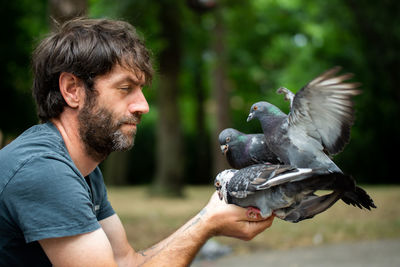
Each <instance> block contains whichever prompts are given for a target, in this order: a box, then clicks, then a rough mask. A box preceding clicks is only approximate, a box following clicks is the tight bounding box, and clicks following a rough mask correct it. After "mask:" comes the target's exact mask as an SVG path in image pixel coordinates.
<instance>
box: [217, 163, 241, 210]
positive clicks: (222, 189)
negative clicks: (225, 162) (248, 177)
mask: <svg viewBox="0 0 400 267" xmlns="http://www.w3.org/2000/svg"><path fill="white" fill-rule="evenodd" d="M236 172H237V170H233V169H229V170H224V171H222V172H220V173H219V174H218V175H217V177H215V180H214V186H215V189H216V190H217V192H218V196H219V199H220V200H222V199H224V201H225V202H226V203H228V195H227V194H228V193H227V190H226V185H227V184H228V183H229V181H230V180H231V179H232V177H233V175H234V174H235V173H236Z"/></svg>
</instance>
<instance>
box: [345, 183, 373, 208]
mask: <svg viewBox="0 0 400 267" xmlns="http://www.w3.org/2000/svg"><path fill="white" fill-rule="evenodd" d="M342 200H343V202H344V203H346V204H347V205H353V206H357V207H359V208H360V209H362V208H363V207H364V208H366V209H368V210H371V208H376V206H375V203H374V201H373V200H372V198H371V197H370V196H369V195H368V194H367V192H365V190H364V189H362V188H361V187H358V186H356V188H355V190H354V191H347V192H345V193H344V195H343V196H342Z"/></svg>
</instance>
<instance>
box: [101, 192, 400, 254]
mask: <svg viewBox="0 0 400 267" xmlns="http://www.w3.org/2000/svg"><path fill="white" fill-rule="evenodd" d="M363 188H364V189H365V190H366V191H367V192H368V193H369V195H370V196H371V197H372V198H373V199H374V202H375V204H376V205H377V207H378V208H377V209H374V210H372V211H367V210H360V209H358V208H355V207H352V206H348V205H346V204H344V203H343V202H342V201H339V202H337V203H336V204H335V205H334V206H333V207H331V208H330V209H329V210H327V211H325V212H323V213H321V214H319V215H317V216H316V217H314V218H313V219H311V220H305V221H302V222H299V223H296V224H294V223H289V222H285V221H282V220H280V219H278V218H276V219H275V220H274V223H273V225H272V227H271V228H269V229H267V230H266V231H265V232H263V233H261V234H260V235H258V236H257V237H256V238H255V239H253V240H252V241H250V242H245V241H241V240H237V239H233V238H225V237H218V238H216V240H218V241H219V242H221V243H224V244H228V245H230V246H232V247H233V248H234V250H235V251H236V252H237V253H246V252H248V251H250V250H252V251H254V250H257V249H288V248H292V247H300V246H312V245H318V244H327V243H338V242H344V241H346V242H351V241H359V240H374V239H384V238H394V237H400V205H399V204H398V203H400V186H398V185H396V186H365V187H363ZM213 191H214V189H213V188H212V187H210V186H190V187H187V188H186V189H185V193H186V198H184V199H165V198H154V197H149V196H148V195H147V188H146V187H143V186H139V187H111V188H109V191H108V194H109V199H110V201H111V204H112V205H113V207H114V209H115V210H116V212H117V213H118V215H119V216H120V218H121V220H122V222H123V224H124V226H125V229H126V232H127V235H128V239H129V242H130V243H131V245H132V246H133V247H134V248H135V249H136V250H140V249H144V248H148V247H150V246H151V245H153V244H155V243H157V242H158V241H160V240H162V239H163V238H165V237H167V236H168V235H169V234H171V233H172V232H174V231H175V230H176V229H177V228H179V227H180V226H181V225H183V224H184V223H185V222H186V221H187V220H189V219H190V218H191V217H193V216H194V215H195V214H196V213H197V212H198V211H200V210H201V209H202V208H203V207H204V205H205V204H206V203H207V202H208V199H209V197H210V196H211V194H212V192H213Z"/></svg>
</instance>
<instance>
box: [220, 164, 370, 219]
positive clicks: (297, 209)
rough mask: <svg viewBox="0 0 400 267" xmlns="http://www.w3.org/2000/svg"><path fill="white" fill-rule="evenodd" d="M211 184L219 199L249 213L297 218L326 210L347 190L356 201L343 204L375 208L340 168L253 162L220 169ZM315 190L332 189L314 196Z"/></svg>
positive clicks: (307, 217)
mask: <svg viewBox="0 0 400 267" xmlns="http://www.w3.org/2000/svg"><path fill="white" fill-rule="evenodd" d="M214 185H215V187H216V190H217V191H218V194H219V197H220V199H221V200H222V199H224V200H225V202H226V203H228V204H235V205H238V206H241V207H244V208H248V215H249V216H251V217H256V216H257V214H258V213H259V214H260V215H261V216H262V217H263V218H267V217H269V216H271V214H272V213H274V214H275V215H276V216H277V217H278V218H280V219H282V220H285V221H289V222H299V221H302V220H305V219H310V218H313V217H314V216H315V215H316V214H319V213H321V212H323V211H325V210H327V209H328V208H329V207H331V206H332V205H333V204H334V203H335V202H336V201H337V200H338V199H340V198H342V196H343V195H345V194H346V193H349V192H350V193H351V194H354V195H356V196H357V198H356V199H357V201H354V202H350V203H347V204H352V205H354V206H357V207H359V208H361V209H362V207H364V208H366V209H368V210H370V208H376V206H375V204H374V202H373V200H372V199H371V198H370V196H369V195H368V194H367V193H366V192H365V191H364V190H363V189H362V188H360V187H358V186H356V185H355V181H354V180H353V178H351V177H350V176H347V175H345V174H343V173H341V172H334V173H327V172H326V171H324V170H318V169H310V168H296V167H293V166H289V165H271V164H270V165H267V164H255V165H251V166H249V167H246V168H243V169H240V170H234V169H228V170H224V171H222V172H221V173H219V174H218V175H217V177H216V178H215V181H214ZM317 190H331V191H332V192H331V193H328V194H325V195H322V196H318V195H316V194H315V192H316V191H317Z"/></svg>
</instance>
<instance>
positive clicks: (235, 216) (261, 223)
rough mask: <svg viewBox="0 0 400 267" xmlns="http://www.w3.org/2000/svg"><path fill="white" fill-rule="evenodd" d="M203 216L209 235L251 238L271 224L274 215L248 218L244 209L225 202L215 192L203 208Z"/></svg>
mask: <svg viewBox="0 0 400 267" xmlns="http://www.w3.org/2000/svg"><path fill="white" fill-rule="evenodd" d="M204 211H205V214H204V218H205V219H206V220H207V223H208V224H209V226H210V234H211V236H217V235H222V236H230V237H235V238H239V239H242V240H251V239H253V238H254V237H255V236H256V235H258V234H259V233H261V232H262V231H264V230H265V229H267V228H268V227H270V226H271V225H272V222H273V220H274V217H275V216H274V215H272V216H270V217H268V218H266V219H264V218H262V217H260V216H258V217H257V218H249V217H247V214H246V211H247V210H246V209H245V208H241V207H238V206H236V205H231V204H226V203H225V202H224V201H222V200H220V199H219V198H218V194H217V192H215V193H214V194H213V195H212V197H211V199H210V201H209V202H208V204H207V206H206V207H205V208H204Z"/></svg>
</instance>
